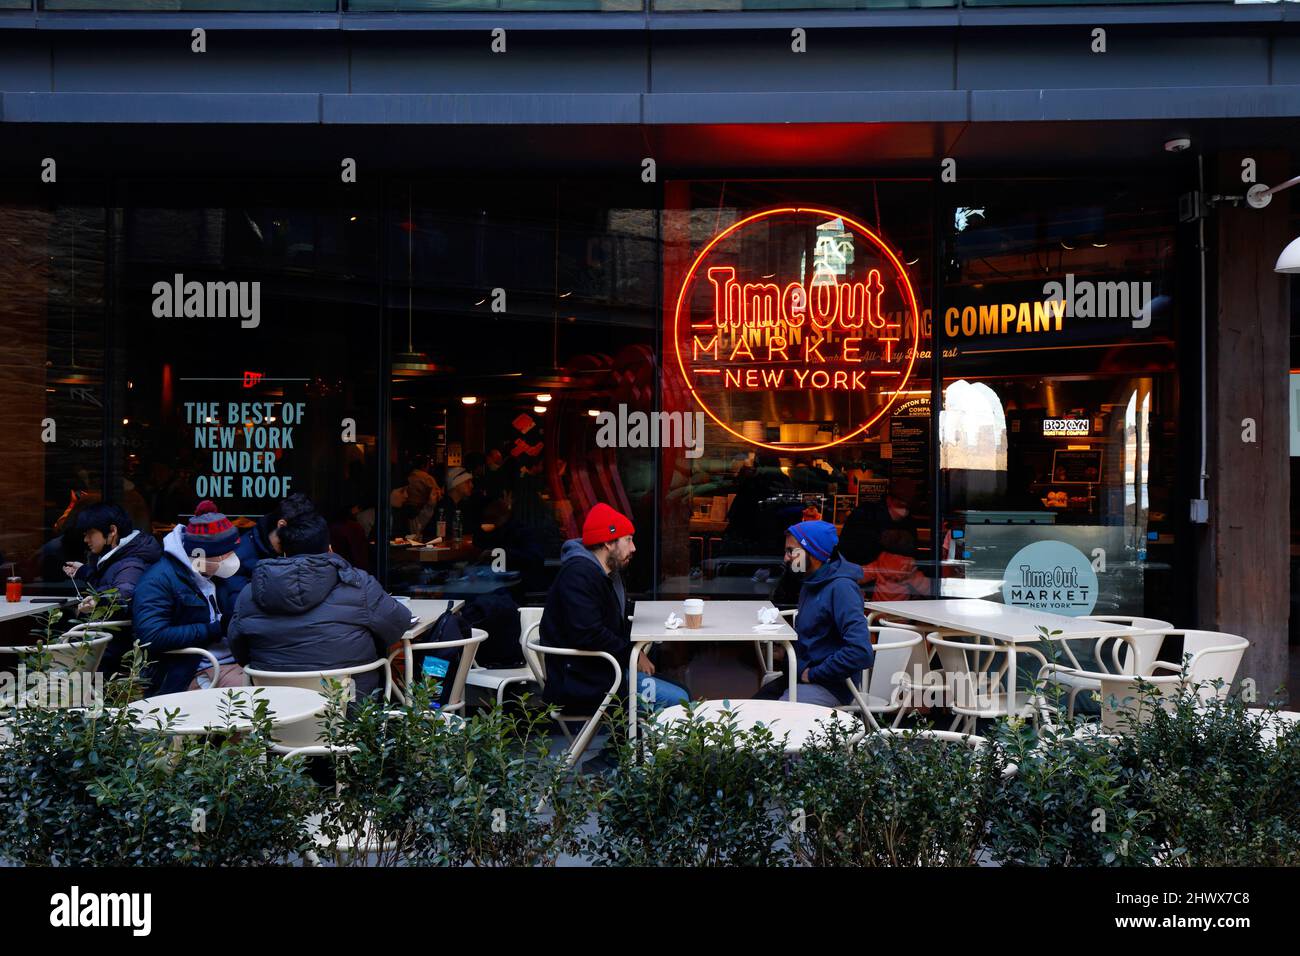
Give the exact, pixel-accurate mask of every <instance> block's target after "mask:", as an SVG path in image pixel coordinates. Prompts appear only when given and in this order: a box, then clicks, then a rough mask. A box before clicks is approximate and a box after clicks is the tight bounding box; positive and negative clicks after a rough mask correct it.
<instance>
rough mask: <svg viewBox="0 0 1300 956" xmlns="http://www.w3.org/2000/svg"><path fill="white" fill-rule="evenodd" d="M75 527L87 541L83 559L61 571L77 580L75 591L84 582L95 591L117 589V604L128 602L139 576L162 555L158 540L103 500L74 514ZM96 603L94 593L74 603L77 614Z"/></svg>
mask: <svg viewBox="0 0 1300 956" xmlns="http://www.w3.org/2000/svg"><path fill="white" fill-rule="evenodd" d="M77 530H79V531H80V532H81V534H82V540H83V541H84V542H85V544H86V551H87V552H88V554H87V557H86V561H85V563H84V564H83V563H82V562H80V561H70V562H68V563H67V564H65V565H64V566H63V570H64V573H66V574H67V575H68V577H70V578H72V580H73V581H74V582H75V583H76V585H77V590H78V593H81V592H82V591H83V590H84V588H83V585H85V586H89V587H90V588H93V589H94V590H95V591H108V590H110V589H116V591H117V602H118V604H120V605H127V604H130V602H131V597H132V595H134V594H135V587H136V584H138V583H139V581H140V578H141V577H142V576H143V575H144V573H145V571H147V570H148V569H149V568H150V567H151V566H152V565H153V564H154V563H156V562H157V560H158V559H159V558H161V557H162V546H161V545H159V544H158V541H157V539H155V538H154V536H153V535H152V534H150V533H149V532H147V531H138V530H136V529H135V528H134V527H132V525H131V519H130V518H129V517H127V514H126V512H125V511H124V510H122V508H121V507H119V506H118V505H115V504H109V503H106V502H101V503H99V504H93V505H90V506H89V507H87V508H86V509H85V510H84V511H82V512H81V514H79V515H78V516H77ZM96 603H97V602H96V600H95V595H93V594H88V595H86V596H85V597H84V598H83V599H82V601H81V603H80V604H78V605H77V613H78V614H79V615H83V616H84V615H86V614H89V613H90V612H91V611H93V610H94V609H95V605H96Z"/></svg>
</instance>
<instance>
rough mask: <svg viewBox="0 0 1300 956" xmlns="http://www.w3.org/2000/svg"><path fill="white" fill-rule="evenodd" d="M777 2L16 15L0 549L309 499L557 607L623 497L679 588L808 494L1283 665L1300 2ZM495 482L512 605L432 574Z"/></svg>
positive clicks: (951, 571)
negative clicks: (599, 521)
mask: <svg viewBox="0 0 1300 956" xmlns="http://www.w3.org/2000/svg"><path fill="white" fill-rule="evenodd" d="M780 5H781V4H780V3H779V2H778V3H762V4H759V3H754V4H748V3H744V2H740V3H731V4H727V3H715V2H710V0H664V2H661V3H651V5H648V6H644V7H643V6H642V5H641V4H640V3H639V2H638V0H609V2H606V3H599V2H597V3H582V2H581V0H578V2H569V0H543V2H540V3H528V2H523V0H521V2H519V3H515V4H507V5H506V6H504V7H495V6H493V7H491V8H490V9H489V8H484V5H482V4H477V3H474V2H469V3H446V4H439V3H436V2H422V3H415V2H403V0H362V2H357V3H352V2H347V3H344V4H343V5H342V6H340V7H338V8H336V7H335V6H334V4H333V3H327V4H322V3H320V2H317V0H230V2H229V3H223V2H222V0H211V2H203V3H191V2H188V0H180V2H179V3H176V4H171V5H168V6H167V7H166V8H162V7H160V6H158V5H155V4H151V3H147V2H141V3H133V2H132V0H70V2H60V3H57V4H56V3H53V2H51V3H45V4H43V5H40V6H38V7H37V8H35V9H33V8H32V7H31V5H30V3H29V2H28V0H23V2H19V3H15V2H14V0H0V7H3V9H0V120H2V121H3V122H2V123H0V241H2V242H3V244H4V248H5V249H6V251H7V255H6V256H5V257H4V258H3V259H2V260H0V262H2V263H3V264H2V265H0V269H3V274H2V275H0V290H3V295H2V296H0V328H3V331H4V334H5V344H4V349H3V354H4V366H5V374H4V375H3V376H0V415H3V416H4V421H5V425H6V429H5V431H6V434H7V436H8V437H9V455H8V461H7V464H6V467H5V468H4V469H0V489H2V491H0V501H2V502H3V505H2V506H0V550H3V552H4V560H5V561H13V562H15V563H16V565H17V567H18V570H19V573H21V574H22V576H23V577H24V579H25V580H26V581H28V582H30V583H31V586H33V587H35V586H38V585H44V586H50V587H54V586H62V585H59V584H58V580H59V574H58V567H59V566H60V565H61V563H62V561H63V560H64V559H65V558H66V557H67V556H68V555H69V553H71V552H73V551H75V550H76V548H77V547H78V546H79V545H78V541H77V538H76V536H75V535H72V534H70V533H69V531H70V529H71V528H72V526H73V522H72V518H73V517H74V516H75V511H76V509H77V507H78V506H79V505H82V504H84V503H85V502H86V501H90V500H96V499H97V498H98V497H99V496H107V497H109V498H111V499H114V500H118V501H121V502H122V503H124V505H126V506H127V507H128V510H129V511H130V512H131V513H132V515H133V516H134V517H135V518H136V519H137V523H138V524H140V525H141V526H148V527H150V528H153V529H155V530H161V529H164V528H166V527H168V526H170V524H172V523H174V522H175V521H176V520H178V517H179V516H181V515H184V514H188V513H189V512H190V511H192V510H193V507H194V503H195V502H196V501H197V500H198V499H200V498H202V497H213V498H215V499H217V500H218V501H219V502H220V503H221V504H222V506H223V507H224V508H225V509H226V510H227V512H228V513H230V514H232V515H233V514H238V515H243V516H245V517H246V518H247V519H248V521H250V522H251V521H253V520H255V519H256V518H257V516H259V515H261V514H263V513H265V512H266V511H267V510H268V509H270V508H273V507H274V505H275V502H276V501H277V500H278V499H279V498H281V497H283V496H285V495H286V494H289V493H293V492H297V491H303V492H306V493H308V494H309V495H311V496H312V497H313V499H315V500H316V501H317V502H318V503H320V504H321V506H322V507H324V508H327V509H328V510H329V511H330V514H331V517H332V518H333V519H334V520H335V522H336V524H337V526H338V527H339V529H340V534H341V535H343V534H344V532H345V531H350V530H352V529H353V527H354V523H355V524H358V525H360V527H361V530H362V532H363V533H364V534H365V535H366V536H368V537H369V539H370V540H371V546H370V547H369V548H366V549H363V553H361V552H359V553H357V554H356V555H354V558H355V560H357V561H358V562H359V563H365V564H367V565H368V566H369V567H371V568H372V569H373V570H375V571H376V573H378V574H379V575H380V576H381V577H382V578H383V579H384V580H385V581H386V583H387V584H388V585H389V586H390V587H391V588H393V589H394V590H404V591H408V592H411V593H421V594H439V595H440V594H458V593H464V594H471V593H476V591H477V590H482V589H490V588H492V587H496V586H498V585H499V581H500V580H501V579H499V578H497V577H494V576H493V573H494V572H493V571H492V570H491V560H490V558H491V554H492V553H494V552H493V551H492V548H495V547H499V548H500V549H501V553H502V554H503V555H504V558H505V565H506V571H505V573H507V574H509V575H511V578H510V582H511V583H512V585H513V586H514V587H515V588H516V589H517V590H519V591H520V592H523V593H524V595H525V596H526V595H528V594H530V593H531V594H532V595H533V596H536V595H537V594H538V593H539V592H540V591H542V590H544V589H545V586H546V583H547V581H548V579H549V575H550V574H553V571H554V566H555V564H556V562H557V560H558V554H559V547H560V544H561V543H562V541H563V540H564V539H565V538H566V537H571V536H572V535H574V534H575V533H576V528H577V527H578V524H579V523H580V521H581V517H582V515H583V514H584V513H585V511H586V510H587V509H588V508H589V507H590V506H591V505H592V504H593V503H595V502H596V501H608V502H610V503H611V504H614V505H615V506H616V507H619V508H620V509H622V510H625V511H627V512H628V513H629V514H631V515H632V516H633V518H634V520H635V522H636V524H637V527H638V537H639V540H640V543H641V548H642V558H643V560H639V561H638V563H637V564H636V566H635V574H634V575H633V578H632V586H633V590H634V591H635V592H636V593H640V594H652V593H653V594H658V595H661V596H670V597H671V596H677V595H686V594H706V595H713V596H717V597H723V596H728V595H737V594H745V595H749V594H759V595H766V594H769V593H771V592H772V590H773V587H774V586H775V584H776V580H777V576H778V574H779V563H780V553H779V552H780V531H781V529H782V528H783V527H784V525H785V524H786V523H789V521H790V520H791V519H792V516H793V517H794V518H797V517H798V516H799V515H800V514H802V513H803V511H804V509H805V508H808V507H812V508H815V509H817V510H818V511H820V512H821V513H822V514H823V515H824V516H825V517H826V518H827V519H828V520H832V519H833V520H835V521H836V522H837V523H838V524H841V525H844V524H845V523H846V522H848V523H849V527H850V528H854V527H858V526H862V525H865V526H871V527H872V529H873V530H872V534H870V535H868V536H867V538H866V539H855V540H856V543H855V544H854V545H853V546H854V547H856V548H861V549H865V550H863V551H862V552H861V560H863V562H864V563H866V564H867V565H868V568H869V575H870V576H871V579H870V581H869V582H868V583H869V586H870V588H871V589H872V590H873V591H874V592H875V593H877V594H878V595H879V596H904V597H914V596H929V595H931V594H953V595H959V596H993V595H998V594H1001V595H1002V598H1003V599H1004V600H1010V601H1014V602H1020V601H1026V602H1029V603H1030V604H1034V605H1035V606H1048V607H1055V608H1058V609H1061V610H1065V611H1067V613H1081V612H1083V611H1091V612H1092V613H1113V614H1120V613H1127V614H1146V615H1149V616H1154V617H1159V618H1163V619H1165V620H1169V621H1172V622H1173V623H1175V624H1176V625H1178V626H1184V627H1191V626H1199V627H1204V628H1211V629H1219V630H1226V631H1231V632H1234V633H1239V634H1243V635H1244V636H1246V637H1248V638H1249V639H1250V640H1251V641H1252V642H1253V646H1252V648H1251V650H1250V652H1249V654H1248V656H1247V659H1246V662H1245V664H1244V665H1243V668H1242V671H1241V674H1242V675H1243V676H1250V677H1252V678H1253V679H1254V680H1255V681H1256V683H1257V685H1258V686H1259V687H1260V688H1261V689H1262V690H1265V691H1267V690H1270V689H1271V688H1272V687H1274V686H1276V685H1277V684H1279V683H1281V682H1282V681H1283V680H1284V679H1285V674H1286V669H1287V665H1286V660H1287V651H1288V639H1289V638H1288V635H1289V632H1290V625H1289V623H1288V622H1289V619H1290V604H1291V593H1292V587H1291V579H1292V573H1291V548H1292V545H1291V540H1292V536H1291V535H1290V534H1289V533H1288V531H1287V529H1288V528H1290V527H1291V520H1292V519H1291V505H1290V491H1289V489H1290V488H1291V465H1290V462H1289V460H1288V457H1289V452H1288V447H1289V432H1290V429H1291V427H1292V426H1291V424H1290V419H1291V417H1292V415H1294V414H1295V413H1294V411H1293V410H1291V402H1290V401H1289V399H1288V394H1289V393H1288V380H1289V379H1290V378H1291V374H1290V373H1291V370H1292V369H1294V368H1297V367H1300V363H1298V362H1297V356H1296V355H1295V353H1294V349H1293V347H1292V344H1291V343H1292V335H1293V329H1294V327H1295V315H1296V309H1297V306H1296V297H1295V289H1294V285H1293V282H1294V280H1292V279H1290V278H1289V277H1287V276H1284V275H1278V274H1276V273H1275V272H1274V263H1275V260H1276V258H1277V256H1278V253H1279V252H1280V251H1281V249H1282V248H1283V247H1284V246H1285V245H1286V244H1287V243H1288V242H1289V241H1290V240H1291V239H1292V238H1293V237H1294V236H1295V235H1296V234H1297V232H1300V227H1298V226H1297V217H1296V215H1295V213H1294V212H1293V210H1294V209H1295V203H1294V196H1295V195H1296V194H1297V193H1300V190H1295V191H1293V192H1282V193H1279V194H1277V195H1276V196H1275V197H1274V199H1273V201H1272V202H1271V203H1269V204H1268V205H1267V206H1266V207H1265V208H1263V209H1255V208H1252V207H1251V206H1250V205H1248V204H1247V203H1245V202H1244V201H1243V198H1244V196H1245V194H1246V192H1247V190H1248V189H1250V187H1251V186H1252V185H1254V184H1257V183H1263V184H1268V185H1273V184H1277V183H1279V182H1281V181H1283V180H1286V179H1289V178H1290V177H1292V176H1294V175H1296V174H1297V173H1298V172H1300V150H1297V148H1296V144H1297V143H1298V142H1300V4H1297V3H1294V2H1266V3H1256V4H1231V3H1213V2H1210V3H1182V2H1169V3H1158V4H1149V5H1131V4H1123V3H1117V4H1107V5H1095V6H1092V5H1089V6H1084V5H1074V4H1059V3H1056V4H1041V5H1021V4H1005V5H1003V4H996V3H971V2H966V3H963V4H957V3H955V2H954V3H942V2H937V3H936V2H924V3H920V4H915V5H910V6H908V5H901V4H890V5H874V4H861V3H852V2H846V3H839V4H836V3H833V2H832V0H824V2H817V0H814V2H813V3H812V4H810V5H809V6H811V7H814V8H809V9H774V7H779V6H780ZM791 5H793V2H792V4H791ZM801 5H808V4H801ZM723 7H726V9H722V8H723ZM217 8H220V9H217ZM638 416H640V417H638ZM651 416H657V417H651ZM697 422H698V423H699V424H698V428H697V425H696V423H697ZM699 429H702V430H699ZM701 436H702V440H701V441H696V440H695V439H700V438H701ZM665 446H667V447H665ZM498 459H499V461H500V463H499V464H498ZM458 466H462V467H468V468H469V469H470V470H472V471H474V472H475V473H476V481H475V486H476V487H475V491H474V494H473V496H472V497H470V498H468V499H466V502H465V503H458V504H459V507H458V509H457V510H458V512H459V513H460V516H461V519H462V521H463V522H464V527H463V528H462V532H463V534H464V535H465V536H472V537H473V538H474V543H475V545H478V546H482V545H484V544H485V543H486V544H489V545H491V546H492V548H489V550H488V553H487V555H486V556H485V561H486V564H487V567H486V568H485V569H484V573H483V575H481V576H477V577H475V576H473V575H470V576H468V577H465V576H463V574H462V572H461V571H460V570H458V564H459V563H461V562H459V561H458V560H457V559H460V558H464V557H467V556H468V550H467V549H466V551H465V552H462V551H460V550H458V551H455V552H441V551H436V550H435V551H430V550H422V549H420V548H415V547H412V546H410V545H409V544H407V543H401V544H395V543H393V542H394V541H395V540H396V539H397V538H399V537H403V536H406V535H411V536H413V537H415V538H417V539H419V540H421V541H423V540H426V539H428V538H430V537H433V536H434V535H435V533H436V527H435V526H434V525H433V524H432V523H430V522H429V521H426V520H423V519H425V518H428V517H429V514H430V513H429V512H424V513H423V514H422V512H421V508H420V505H421V504H422V499H421V497H420V494H421V492H420V489H419V486H420V485H421V483H422V481H423V479H422V478H420V477H418V476H417V477H416V478H415V479H412V478H411V477H410V476H411V473H412V472H413V471H414V472H424V473H427V474H431V475H433V476H434V477H435V479H436V480H437V481H439V482H440V483H445V482H446V469H447V468H451V467H458ZM503 492H509V497H508V498H505V497H504V496H503ZM891 494H892V495H893V501H894V502H895V503H897V502H903V503H905V504H906V506H907V509H906V514H904V515H902V516H899V515H898V514H897V513H896V512H895V513H892V517H891V518H890V521H891V522H892V524H891V526H890V528H889V529H888V531H887V533H885V534H881V533H879V532H880V528H879V527H878V524H879V521H878V519H880V517H881V515H882V514H884V513H886V512H887V511H888V508H889V503H890V498H889V496H890V495H891ZM1197 501H1204V502H1206V504H1205V505H1204V506H1203V513H1204V516H1205V519H1206V520H1199V516H1198V514H1197V506H1196V505H1194V502H1197ZM503 502H508V509H507V508H506V507H505V506H504V504H503ZM882 509H883V510H882ZM855 510H856V511H857V512H858V516H857V518H854V517H853V515H854V512H855ZM485 519H486V520H485ZM873 522H875V524H874V525H873ZM484 525H488V526H491V530H483V526H484ZM444 530H445V532H446V534H445V535H444V536H445V537H454V531H455V529H454V528H452V527H448V528H446V529H444ZM507 531H508V532H509V533H507ZM344 537H346V536H344ZM846 537H848V536H847V535H846ZM341 540H344V538H341ZM864 541H865V543H864ZM1045 541H1052V542H1057V543H1058V544H1060V545H1064V546H1068V550H1066V551H1055V552H1052V553H1051V554H1049V555H1048V556H1047V557H1045V558H1036V557H1032V556H1031V557H1023V556H1022V555H1021V551H1022V549H1024V548H1025V547H1027V546H1029V545H1032V544H1035V543H1036V542H1045ZM1079 556H1081V557H1079ZM1080 561H1082V562H1083V564H1082V566H1081V565H1080V563H1079V562H1080ZM1044 562H1045V563H1044ZM500 571H501V569H500V568H497V569H496V572H495V573H498V574H499V573H500ZM1089 572H1091V573H1093V574H1095V575H1096V583H1095V585H1093V584H1088V573H1089ZM957 582H965V583H957ZM1044 590H1046V591H1047V592H1048V593H1047V594H1043V593H1042V592H1043V591H1044ZM1062 590H1064V591H1066V592H1069V594H1068V596H1066V597H1061V596H1060V595H1059V594H1057V593H1056V592H1061V591H1062ZM1013 591H1014V592H1015V593H1014V594H1013V593H1012V592H1013ZM1035 602H1037V603H1036V604H1035ZM1043 602H1046V603H1043Z"/></svg>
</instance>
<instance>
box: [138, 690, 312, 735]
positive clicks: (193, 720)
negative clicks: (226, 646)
mask: <svg viewBox="0 0 1300 956" xmlns="http://www.w3.org/2000/svg"><path fill="white" fill-rule="evenodd" d="M233 695H239V699H238V702H237V703H235V704H232V706H235V707H242V709H244V710H245V711H247V712H249V713H251V712H252V710H253V708H254V706H256V702H257V701H259V700H265V701H266V702H267V709H268V711H269V713H270V718H271V724H272V726H274V727H284V726H287V725H289V724H296V723H299V722H300V721H304V720H310V719H312V718H313V717H316V716H317V715H319V714H321V713H322V712H323V711H324V710H325V708H326V707H328V706H329V698H327V697H326V696H325V695H324V694H321V693H318V692H317V691H314V690H308V689H307V688H305V687H209V688H207V689H205V690H187V691H181V692H180V693H178V694H161V695H159V696H157V697H146V698H145V699H144V700H137V701H135V702H134V703H132V704H128V705H127V706H128V707H129V708H130V709H131V710H133V711H134V712H135V713H136V717H137V719H136V726H137V728H139V729H142V730H152V729H154V728H155V727H160V724H161V722H162V721H163V720H165V718H164V716H163V714H164V711H168V710H180V714H179V716H178V717H177V720H176V723H174V724H172V726H171V727H168V728H165V730H166V732H167V733H169V734H173V735H177V736H179V735H183V734H207V733H213V732H216V731H220V730H224V729H226V728H227V727H229V728H232V729H234V730H251V729H252V726H253V725H252V721H250V720H249V719H247V718H245V717H231V718H230V719H229V722H227V720H226V719H225V718H223V717H222V715H221V702H222V701H223V700H225V699H227V698H230V697H232V696H233ZM150 711H157V713H154V714H151V713H150Z"/></svg>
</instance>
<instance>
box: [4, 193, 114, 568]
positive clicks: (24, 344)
mask: <svg viewBox="0 0 1300 956" xmlns="http://www.w3.org/2000/svg"><path fill="white" fill-rule="evenodd" d="M5 193H6V196H7V197H8V199H7V201H6V202H4V203H0V234H2V235H4V236H5V239H6V242H5V246H6V254H5V256H4V257H3V264H0V285H2V286H3V288H4V289H5V295H4V296H3V297H0V327H3V328H4V330H5V344H4V349H3V352H4V356H5V361H4V366H5V368H4V374H3V375H0V396H2V400H0V407H2V408H3V409H4V410H5V411H4V417H5V434H6V435H8V436H9V437H10V439H11V442H10V444H9V446H8V449H7V451H8V454H7V456H6V457H7V460H8V466H7V467H6V468H4V469H0V500H3V501H4V508H3V510H0V555H2V556H3V557H2V559H0V560H3V561H4V562H5V563H6V564H12V566H13V570H14V572H16V573H17V574H18V575H20V576H21V577H22V578H23V580H24V581H25V582H27V583H28V584H31V583H35V582H40V583H47V582H48V583H54V584H56V585H60V586H63V585H66V584H67V578H66V577H65V576H64V575H63V573H62V567H63V564H64V562H66V561H80V560H82V558H83V556H84V550H85V549H84V547H83V545H82V540H81V535H80V534H79V533H78V532H77V529H76V522H77V515H78V513H79V512H80V511H81V510H82V509H83V508H85V507H86V506H87V505H89V504H93V503H95V502H97V501H99V500H100V496H101V494H102V491H103V477H104V476H103V461H104V440H105V428H104V425H105V416H106V414H107V411H106V405H107V402H108V397H107V395H106V391H105V375H106V366H107V364H108V362H107V357H106V353H105V346H106V333H105V323H104V294H105V290H104V256H105V230H106V219H105V210H104V208H103V206H102V205H99V204H96V203H95V202H94V200H93V199H91V198H87V199H86V201H85V202H78V201H75V200H74V201H65V202H61V203H57V204H50V203H48V202H44V201H40V200H38V199H37V198H36V197H34V196H32V195H30V193H29V191H28V190H26V189H24V188H22V187H10V188H6V190H5ZM9 571H10V568H9V567H6V568H5V572H6V575H8V573H9ZM68 590H71V588H70V586H69V587H68Z"/></svg>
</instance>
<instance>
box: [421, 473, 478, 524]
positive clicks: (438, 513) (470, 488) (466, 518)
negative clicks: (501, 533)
mask: <svg viewBox="0 0 1300 956" xmlns="http://www.w3.org/2000/svg"><path fill="white" fill-rule="evenodd" d="M446 487H447V493H446V494H445V495H443V497H442V500H441V501H439V502H438V507H437V509H436V510H435V511H434V514H433V520H432V521H430V522H429V523H428V524H427V525H426V526H425V528H424V537H425V538H426V539H429V538H433V537H436V536H437V527H438V522H440V521H442V522H446V525H447V527H446V534H445V535H444V541H449V540H450V538H451V537H452V536H453V535H455V533H456V518H457V517H459V518H460V531H461V535H462V536H463V537H468V538H473V537H474V534H475V532H476V531H478V525H479V509H478V503H477V500H476V499H475V498H474V476H473V475H472V474H470V472H469V471H468V470H466V469H464V468H461V467H459V466H456V467H453V468H448V469H447V483H446Z"/></svg>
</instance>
